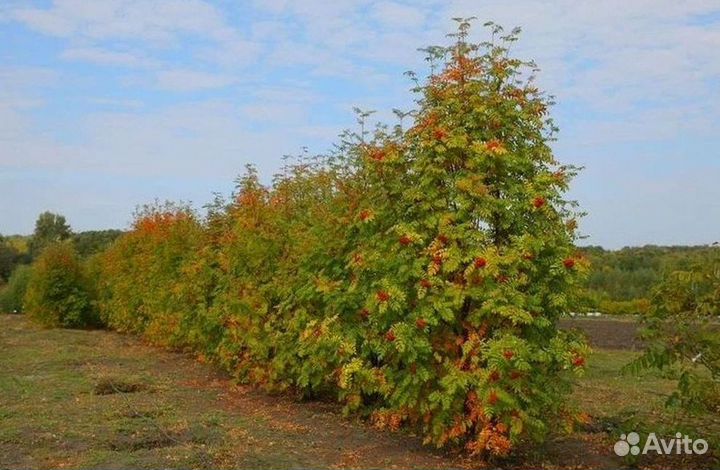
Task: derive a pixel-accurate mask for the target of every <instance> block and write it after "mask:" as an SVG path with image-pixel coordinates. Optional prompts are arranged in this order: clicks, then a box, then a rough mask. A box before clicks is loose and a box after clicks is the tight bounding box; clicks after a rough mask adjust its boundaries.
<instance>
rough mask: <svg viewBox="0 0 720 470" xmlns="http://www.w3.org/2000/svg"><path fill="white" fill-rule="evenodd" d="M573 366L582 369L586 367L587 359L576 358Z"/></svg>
mask: <svg viewBox="0 0 720 470" xmlns="http://www.w3.org/2000/svg"><path fill="white" fill-rule="evenodd" d="M573 365H574V366H575V367H582V366H584V365H585V358H584V357H582V356H575V359H573Z"/></svg>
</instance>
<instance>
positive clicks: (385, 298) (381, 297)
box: [377, 290, 390, 302]
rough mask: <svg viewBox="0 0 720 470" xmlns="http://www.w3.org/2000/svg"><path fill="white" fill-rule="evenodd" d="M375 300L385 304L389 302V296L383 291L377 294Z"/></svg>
mask: <svg viewBox="0 0 720 470" xmlns="http://www.w3.org/2000/svg"><path fill="white" fill-rule="evenodd" d="M377 299H378V300H379V301H380V302H387V301H388V300H390V294H389V293H387V292H385V291H384V290H381V291H379V292H378V293H377Z"/></svg>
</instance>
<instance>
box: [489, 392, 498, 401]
mask: <svg viewBox="0 0 720 470" xmlns="http://www.w3.org/2000/svg"><path fill="white" fill-rule="evenodd" d="M497 401H498V394H497V392H496V391H495V390H493V391H492V392H490V395H489V396H488V403H490V404H491V405H494V404H495V403H497Z"/></svg>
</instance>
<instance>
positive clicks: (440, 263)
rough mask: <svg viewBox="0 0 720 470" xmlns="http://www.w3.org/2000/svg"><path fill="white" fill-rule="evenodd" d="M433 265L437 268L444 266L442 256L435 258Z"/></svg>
mask: <svg viewBox="0 0 720 470" xmlns="http://www.w3.org/2000/svg"><path fill="white" fill-rule="evenodd" d="M433 263H434V264H435V266H440V265H442V264H443V259H442V256H440V255H435V256H433Z"/></svg>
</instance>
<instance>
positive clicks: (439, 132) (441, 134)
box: [433, 129, 447, 140]
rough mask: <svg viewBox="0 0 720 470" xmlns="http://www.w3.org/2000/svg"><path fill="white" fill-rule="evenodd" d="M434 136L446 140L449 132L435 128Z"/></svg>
mask: <svg viewBox="0 0 720 470" xmlns="http://www.w3.org/2000/svg"><path fill="white" fill-rule="evenodd" d="M433 137H435V139H437V140H444V139H445V138H446V137H447V132H445V131H444V130H443V129H435V131H434V132H433Z"/></svg>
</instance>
